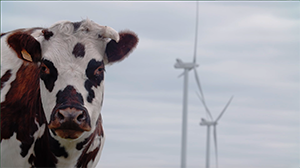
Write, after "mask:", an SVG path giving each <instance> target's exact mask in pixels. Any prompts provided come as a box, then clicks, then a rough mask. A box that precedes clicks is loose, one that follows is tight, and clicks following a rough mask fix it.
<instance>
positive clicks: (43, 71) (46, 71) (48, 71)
mask: <svg viewBox="0 0 300 168" xmlns="http://www.w3.org/2000/svg"><path fill="white" fill-rule="evenodd" d="M41 72H42V73H44V74H50V69H49V68H48V67H47V66H46V65H45V64H44V63H43V64H42V65H41Z"/></svg>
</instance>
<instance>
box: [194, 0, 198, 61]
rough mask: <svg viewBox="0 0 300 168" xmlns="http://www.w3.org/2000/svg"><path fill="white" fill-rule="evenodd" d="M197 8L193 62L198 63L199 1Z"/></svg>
mask: <svg viewBox="0 0 300 168" xmlns="http://www.w3.org/2000/svg"><path fill="white" fill-rule="evenodd" d="M196 6H197V8H196V30H195V31H196V32H195V44H194V45H195V46H194V60H193V62H194V63H196V55H197V41H198V15H199V14H198V1H197V5H196Z"/></svg>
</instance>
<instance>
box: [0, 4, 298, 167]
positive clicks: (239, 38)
mask: <svg viewBox="0 0 300 168" xmlns="http://www.w3.org/2000/svg"><path fill="white" fill-rule="evenodd" d="M195 5H196V2H5V1H4V2H3V1H1V32H6V31H10V30H13V29H17V28H23V27H35V26H42V27H48V26H51V25H52V24H54V23H55V22H57V21H60V20H70V21H80V20H81V19H85V18H89V19H91V20H93V21H95V22H97V23H99V24H101V25H107V26H111V27H113V28H114V29H116V30H118V31H120V30H125V29H130V30H132V31H134V32H136V33H137V34H138V36H139V38H140V42H139V44H138V47H137V49H136V50H135V51H134V52H133V53H132V54H131V55H130V56H129V58H127V59H126V60H124V61H123V62H121V63H116V64H114V65H112V66H111V67H108V68H107V72H106V77H105V78H106V81H105V99H104V107H103V109H102V115H103V120H104V129H105V133H106V141H105V146H104V149H103V151H102V156H101V159H100V162H99V164H98V166H99V167H100V168H115V167H125V168H170V167H179V165H180V143H181V115H182V92H183V89H182V88H183V78H177V76H178V75H179V74H181V73H182V71H181V70H178V69H175V68H174V64H175V60H176V58H180V59H182V60H183V61H185V62H187V61H192V57H193V48H194V38H195V37H194V36H195V11H196V6H195ZM299 10H300V3H299V2H200V3H199V33H198V46H197V49H198V54H197V61H198V63H199V64H200V66H199V68H198V73H199V77H200V79H201V83H202V87H203V89H204V94H205V97H206V100H207V104H208V106H209V108H210V110H211V111H212V113H213V114H212V115H213V116H214V117H215V118H216V117H217V116H218V115H219V113H220V111H221V110H222V109H223V107H224V106H225V104H226V103H227V101H228V99H229V98H230V96H231V95H234V96H235V97H234V99H233V101H232V104H231V105H230V106H229V108H228V109H227V111H226V112H225V114H224V115H223V117H222V118H221V120H220V122H219V124H218V147H219V167H220V168H298V167H299V160H300V156H299V151H300V148H299V133H300V132H299V100H300V99H299V41H300V40H299V38H300V34H299V30H300V25H299V24H300V22H299V21H300V18H299V17H300V11H299ZM193 75H194V74H193V73H192V72H191V73H190V75H189V106H188V110H189V111H188V149H187V166H188V168H196V167H204V165H205V143H206V128H205V127H201V126H199V122H200V119H201V118H206V115H205V111H204V108H203V106H202V105H201V102H200V101H199V99H198V98H197V96H196V94H195V91H197V87H196V84H195V79H194V76H193ZM211 164H212V167H214V166H215V158H214V148H213V146H212V148H211Z"/></svg>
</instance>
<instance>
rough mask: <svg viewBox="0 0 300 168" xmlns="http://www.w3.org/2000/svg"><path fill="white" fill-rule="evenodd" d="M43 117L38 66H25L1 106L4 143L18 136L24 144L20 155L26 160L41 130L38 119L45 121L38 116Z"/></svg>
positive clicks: (18, 73)
mask: <svg viewBox="0 0 300 168" xmlns="http://www.w3.org/2000/svg"><path fill="white" fill-rule="evenodd" d="M43 115H44V114H43V109H42V107H41V101H40V92H39V71H38V67H37V65H36V64H28V65H25V64H23V65H22V66H21V67H20V69H19V70H18V72H17V74H16V79H15V80H14V81H13V82H12V83H11V88H10V90H9V91H8V92H7V94H6V97H5V101H4V102H2V103H1V141H2V139H9V138H10V137H11V136H12V135H13V133H16V134H17V135H16V138H17V139H18V140H20V141H21V145H20V147H21V149H22V152H21V155H22V156H23V157H25V156H26V155H27V153H28V150H29V148H30V147H31V145H32V143H33V141H34V138H33V134H34V133H35V131H37V129H38V128H37V125H36V123H35V120H36V121H37V122H38V123H39V124H40V125H41V124H42V122H43V121H42V119H41V118H39V117H41V116H43Z"/></svg>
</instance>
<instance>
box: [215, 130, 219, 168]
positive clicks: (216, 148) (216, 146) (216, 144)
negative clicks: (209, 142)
mask: <svg viewBox="0 0 300 168" xmlns="http://www.w3.org/2000/svg"><path fill="white" fill-rule="evenodd" d="M214 141H215V150H216V167H217V168H218V143H217V126H216V125H214Z"/></svg>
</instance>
